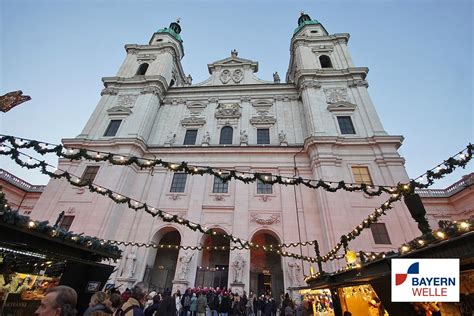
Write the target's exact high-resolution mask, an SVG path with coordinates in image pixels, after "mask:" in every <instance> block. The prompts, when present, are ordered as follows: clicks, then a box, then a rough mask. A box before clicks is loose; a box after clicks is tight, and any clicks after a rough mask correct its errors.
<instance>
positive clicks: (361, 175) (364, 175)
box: [352, 167, 372, 185]
mask: <svg viewBox="0 0 474 316" xmlns="http://www.w3.org/2000/svg"><path fill="white" fill-rule="evenodd" d="M352 174H353V175H354V180H355V182H356V183H357V184H362V183H365V184H368V185H372V178H371V177H370V173H369V168H367V167H352Z"/></svg>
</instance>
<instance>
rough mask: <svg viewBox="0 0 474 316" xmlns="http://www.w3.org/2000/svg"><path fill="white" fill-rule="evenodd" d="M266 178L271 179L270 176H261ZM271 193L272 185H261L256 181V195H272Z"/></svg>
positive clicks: (261, 183)
mask: <svg viewBox="0 0 474 316" xmlns="http://www.w3.org/2000/svg"><path fill="white" fill-rule="evenodd" d="M265 176H268V178H270V177H271V174H265V173H263V174H262V175H261V177H262V178H264V177H265ZM272 193H273V185H271V184H270V183H263V182H262V181H261V180H260V179H257V194H272Z"/></svg>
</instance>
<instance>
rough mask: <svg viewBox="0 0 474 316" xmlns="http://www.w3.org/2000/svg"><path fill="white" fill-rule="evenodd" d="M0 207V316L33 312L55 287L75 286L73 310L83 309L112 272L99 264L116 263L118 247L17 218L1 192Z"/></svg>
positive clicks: (45, 223) (27, 219)
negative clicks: (76, 307)
mask: <svg viewBox="0 0 474 316" xmlns="http://www.w3.org/2000/svg"><path fill="white" fill-rule="evenodd" d="M0 203H1V206H0V271H1V274H0V314H1V315H12V316H13V315H15V316H16V315H32V314H34V310H35V309H36V308H37V307H38V305H39V304H40V301H41V299H42V298H43V297H44V294H45V292H46V291H47V289H48V288H50V287H53V286H55V285H68V286H71V287H72V288H74V289H75V290H76V291H77V293H78V296H79V300H78V310H79V311H81V310H84V309H85V308H87V305H88V302H89V299H90V296H91V295H92V293H94V292H95V291H98V290H101V289H102V288H103V286H104V285H105V283H106V281H107V279H108V278H109V276H110V274H111V273H112V271H113V269H114V266H112V265H108V264H103V263H101V261H104V260H117V259H119V258H120V254H121V252H120V250H119V249H118V247H116V246H111V245H108V244H105V243H103V242H102V241H101V240H100V239H97V238H94V237H89V236H84V235H82V234H75V233H72V232H68V231H65V230H63V229H60V228H58V227H56V226H51V225H49V223H48V222H47V221H44V222H40V221H35V220H32V219H30V218H29V217H28V216H23V215H20V214H18V213H17V212H15V211H12V210H11V209H10V208H9V206H8V201H6V200H5V198H4V196H3V193H1V192H0Z"/></svg>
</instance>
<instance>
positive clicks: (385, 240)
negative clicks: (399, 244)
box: [370, 223, 392, 245]
mask: <svg viewBox="0 0 474 316" xmlns="http://www.w3.org/2000/svg"><path fill="white" fill-rule="evenodd" d="M370 230H371V231H372V236H374V242H375V243H376V244H385V245H387V244H391V243H392V242H391V241H390V237H389V236H388V231H387V227H385V224H384V223H372V224H371V225H370Z"/></svg>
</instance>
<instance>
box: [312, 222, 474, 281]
mask: <svg viewBox="0 0 474 316" xmlns="http://www.w3.org/2000/svg"><path fill="white" fill-rule="evenodd" d="M472 232H474V218H471V219H468V220H461V221H452V222H450V221H448V222H446V223H444V225H443V226H442V227H440V228H439V229H438V230H435V231H432V232H431V233H429V234H424V235H422V236H420V237H417V238H415V239H413V240H411V241H410V242H408V243H405V244H403V245H402V246H401V247H400V248H399V249H398V252H397V253H395V252H393V251H389V252H380V253H373V252H363V251H360V252H359V259H360V263H358V264H356V265H347V266H346V267H344V268H341V269H338V270H336V271H334V272H333V273H332V275H334V274H337V273H341V272H345V271H349V270H352V269H361V268H363V267H364V265H366V264H368V263H370V262H373V261H376V260H380V259H384V258H398V257H400V256H401V255H406V254H408V253H410V252H413V251H416V250H418V249H421V248H424V247H428V246H431V245H434V244H437V243H440V242H444V241H448V240H449V239H451V238H456V237H459V236H461V235H464V234H468V233H472ZM319 277H321V274H320V273H311V274H310V275H309V276H306V277H305V281H306V282H311V281H314V280H316V279H318V278H319Z"/></svg>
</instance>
